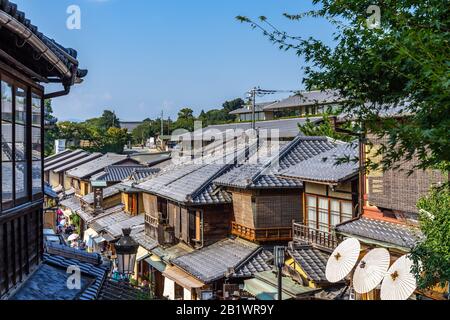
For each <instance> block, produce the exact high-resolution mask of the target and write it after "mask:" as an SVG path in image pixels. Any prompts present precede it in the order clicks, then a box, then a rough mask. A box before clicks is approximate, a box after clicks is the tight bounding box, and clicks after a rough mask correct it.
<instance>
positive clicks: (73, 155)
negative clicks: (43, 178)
mask: <svg viewBox="0 0 450 320" xmlns="http://www.w3.org/2000/svg"><path fill="white" fill-rule="evenodd" d="M83 154H87V152H86V151H83V150H75V151H71V152H68V153H65V154H63V155H62V156H60V157H58V158H56V159H53V160H47V161H46V162H45V165H44V171H48V170H53V169H54V168H55V165H56V167H58V166H59V165H61V164H65V163H67V161H68V160H69V161H70V160H76V159H78V158H77V157H80V155H83Z"/></svg>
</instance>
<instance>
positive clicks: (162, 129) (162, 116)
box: [161, 110, 164, 139]
mask: <svg viewBox="0 0 450 320" xmlns="http://www.w3.org/2000/svg"><path fill="white" fill-rule="evenodd" d="M163 135H164V110H162V111H161V139H162V136H163Z"/></svg>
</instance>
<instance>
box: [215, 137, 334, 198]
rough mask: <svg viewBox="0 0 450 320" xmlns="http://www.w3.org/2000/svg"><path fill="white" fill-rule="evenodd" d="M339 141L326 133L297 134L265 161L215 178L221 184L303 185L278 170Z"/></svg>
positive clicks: (298, 186) (258, 186)
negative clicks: (316, 134)
mask: <svg viewBox="0 0 450 320" xmlns="http://www.w3.org/2000/svg"><path fill="white" fill-rule="evenodd" d="M335 145H336V143H335V142H333V141H331V140H330V139H329V138H326V137H305V136H297V138H295V139H294V140H293V141H292V142H290V143H289V144H288V145H286V146H282V147H281V148H280V151H279V153H278V154H275V155H274V156H272V157H271V158H268V159H265V161H264V162H263V163H258V164H252V163H247V164H243V165H240V166H238V167H237V168H235V169H233V170H231V171H230V172H228V173H227V174H224V175H222V176H221V177H219V178H217V179H215V180H214V182H215V183H216V184H217V185H221V186H228V187H236V188H244V189H246V188H250V189H252V188H254V189H264V188H301V187H303V183H302V182H301V181H298V180H294V179H286V178H283V177H280V176H278V175H277V174H278V173H279V172H281V171H283V170H286V169H288V168H290V167H292V166H295V165H297V164H299V163H301V162H302V161H305V160H307V159H309V158H311V157H314V156H316V155H318V154H321V153H323V152H325V151H328V150H330V149H332V148H334V147H335Z"/></svg>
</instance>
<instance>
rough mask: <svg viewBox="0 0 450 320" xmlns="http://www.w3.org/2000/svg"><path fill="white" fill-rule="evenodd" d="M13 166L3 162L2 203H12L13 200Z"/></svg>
mask: <svg viewBox="0 0 450 320" xmlns="http://www.w3.org/2000/svg"><path fill="white" fill-rule="evenodd" d="M12 166H13V164H12V163H11V162H2V202H3V203H5V202H8V201H11V200H12V199H13V198H12V176H13V172H12Z"/></svg>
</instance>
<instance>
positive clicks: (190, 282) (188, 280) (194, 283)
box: [163, 267, 205, 290]
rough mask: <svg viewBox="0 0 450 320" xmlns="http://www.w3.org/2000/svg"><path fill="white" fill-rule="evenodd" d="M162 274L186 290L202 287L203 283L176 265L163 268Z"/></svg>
mask: <svg viewBox="0 0 450 320" xmlns="http://www.w3.org/2000/svg"><path fill="white" fill-rule="evenodd" d="M163 275H164V276H165V277H167V278H169V279H171V280H173V281H175V282H176V283H177V284H179V285H180V286H182V287H183V288H186V289H188V290H191V289H195V288H202V287H204V286H205V284H204V283H203V282H201V281H199V280H197V279H195V278H194V277H193V276H191V275H189V274H188V273H186V272H184V271H183V270H181V269H180V268H178V267H168V268H167V269H166V270H164V272H163Z"/></svg>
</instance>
